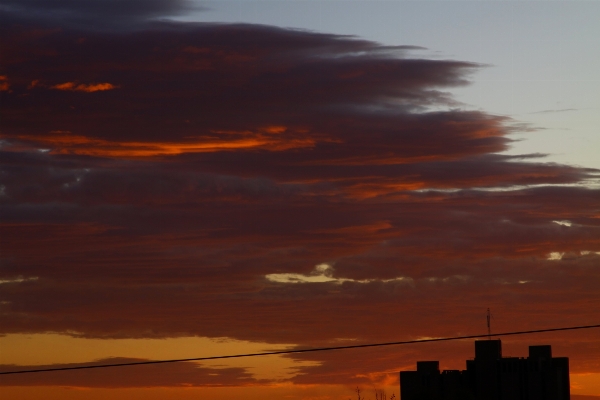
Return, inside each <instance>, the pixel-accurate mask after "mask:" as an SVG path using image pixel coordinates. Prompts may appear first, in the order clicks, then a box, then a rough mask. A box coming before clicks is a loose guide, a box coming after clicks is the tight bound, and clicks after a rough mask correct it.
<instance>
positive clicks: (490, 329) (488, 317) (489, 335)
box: [487, 308, 492, 340]
mask: <svg viewBox="0 0 600 400" xmlns="http://www.w3.org/2000/svg"><path fill="white" fill-rule="evenodd" d="M491 318H492V314H491V313H490V309H489V308H488V309H487V326H488V340H492V328H491V326H490V319H491Z"/></svg>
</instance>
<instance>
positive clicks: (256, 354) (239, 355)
mask: <svg viewBox="0 0 600 400" xmlns="http://www.w3.org/2000/svg"><path fill="white" fill-rule="evenodd" d="M591 328H600V324H598V325H583V326H569V327H564V328H549V329H536V330H530V331H516V332H503V333H496V334H494V335H493V336H514V335H527V334H532V333H544V332H557V331H573V330H577V329H591ZM486 337H488V334H487V333H486V334H483V335H468V336H453V337H444V338H432V339H416V340H405V341H401V342H386V343H369V344H356V345H349V346H334V347H315V348H309V349H296V350H280V351H269V352H263V353H247V354H234V355H229V356H213V357H195V358H178V359H172V360H154V361H135V362H128V363H116V364H99V365H81V366H77V367H60V368H43V369H28V370H20V371H5V372H0V375H13V374H31V373H37V372H53V371H71V370H76V369H94V368H112V367H130V366H134V365H149V364H166V363H177V362H186V361H208V360H222V359H226V358H242V357H259V356H273V355H279V354H297V353H310V352H317V351H331V350H347V349H361V348H365V347H381V346H398V345H403V344H414V343H430V342H448V341H451V340H464V339H478V338H486Z"/></svg>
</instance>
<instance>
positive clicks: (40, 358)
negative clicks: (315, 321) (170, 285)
mask: <svg viewBox="0 0 600 400" xmlns="http://www.w3.org/2000/svg"><path fill="white" fill-rule="evenodd" d="M292 346H293V344H277V345H274V344H269V343H259V342H248V341H242V340H234V339H229V338H206V337H180V338H166V339H87V338H77V337H72V336H68V335H61V334H54V333H48V334H31V335H27V334H9V335H6V336H3V337H0V363H2V364H14V365H23V366H24V365H50V364H68V363H83V362H90V361H96V360H100V359H104V358H108V357H126V358H143V359H151V360H163V359H176V358H194V357H212V356H221V355H230V354H242V353H257V352H264V351H276V350H285V349H288V348H291V347H292ZM199 364H201V365H202V366H205V367H211V368H227V367H241V368H247V369H248V372H249V373H250V374H252V375H253V376H254V377H255V378H256V379H276V380H282V379H289V378H291V377H292V376H294V375H295V372H296V370H295V368H298V367H302V366H304V367H306V366H312V365H318V363H316V362H309V361H294V360H292V359H290V358H288V357H283V356H275V355H273V356H265V357H253V358H239V359H226V360H213V361H203V362H200V363H199Z"/></svg>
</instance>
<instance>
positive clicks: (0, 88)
mask: <svg viewBox="0 0 600 400" xmlns="http://www.w3.org/2000/svg"><path fill="white" fill-rule="evenodd" d="M9 89H10V84H9V83H8V77H7V76H6V75H0V92H8V91H9Z"/></svg>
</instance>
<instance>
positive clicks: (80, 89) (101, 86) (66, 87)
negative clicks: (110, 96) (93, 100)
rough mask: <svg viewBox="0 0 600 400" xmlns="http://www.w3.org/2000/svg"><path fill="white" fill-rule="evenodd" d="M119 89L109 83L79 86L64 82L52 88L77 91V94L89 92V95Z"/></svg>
mask: <svg viewBox="0 0 600 400" xmlns="http://www.w3.org/2000/svg"><path fill="white" fill-rule="evenodd" d="M117 88H119V86H115V85H113V84H112V83H108V82H104V83H90V84H85V83H79V84H77V83H75V82H64V83H59V84H57V85H54V86H50V89H56V90H68V91H75V92H87V93H93V92H101V91H104V90H113V89H117Z"/></svg>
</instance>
